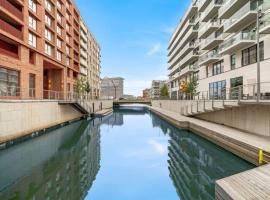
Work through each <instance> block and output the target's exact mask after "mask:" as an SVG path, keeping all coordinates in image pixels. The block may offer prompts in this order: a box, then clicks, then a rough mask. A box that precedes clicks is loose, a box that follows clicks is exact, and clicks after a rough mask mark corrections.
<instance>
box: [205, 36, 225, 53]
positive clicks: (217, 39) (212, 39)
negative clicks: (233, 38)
mask: <svg viewBox="0 0 270 200" xmlns="http://www.w3.org/2000/svg"><path fill="white" fill-rule="evenodd" d="M223 41H224V35H223V34H222V33H220V32H214V33H212V34H211V35H210V36H209V37H208V38H206V39H205V40H204V41H203V42H202V45H201V47H202V50H211V49H213V48H215V47H217V46H218V45H219V44H221V43H222V42H223Z"/></svg>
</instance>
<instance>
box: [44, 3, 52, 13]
mask: <svg viewBox="0 0 270 200" xmlns="http://www.w3.org/2000/svg"><path fill="white" fill-rule="evenodd" d="M45 7H46V8H47V10H48V11H50V12H51V11H52V3H51V2H49V1H48V0H45Z"/></svg>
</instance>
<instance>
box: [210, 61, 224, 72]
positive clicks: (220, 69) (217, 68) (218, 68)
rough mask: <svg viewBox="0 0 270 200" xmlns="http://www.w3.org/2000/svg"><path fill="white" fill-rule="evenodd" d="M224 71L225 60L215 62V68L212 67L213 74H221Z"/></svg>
mask: <svg viewBox="0 0 270 200" xmlns="http://www.w3.org/2000/svg"><path fill="white" fill-rule="evenodd" d="M223 72H224V62H223V60H222V61H219V62H217V63H214V64H213V68H212V75H213V76H214V75H217V74H221V73H223Z"/></svg>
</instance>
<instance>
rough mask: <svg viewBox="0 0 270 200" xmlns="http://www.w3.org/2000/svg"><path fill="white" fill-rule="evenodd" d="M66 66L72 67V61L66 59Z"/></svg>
mask: <svg viewBox="0 0 270 200" xmlns="http://www.w3.org/2000/svg"><path fill="white" fill-rule="evenodd" d="M66 65H67V66H69V65H70V59H69V58H66Z"/></svg>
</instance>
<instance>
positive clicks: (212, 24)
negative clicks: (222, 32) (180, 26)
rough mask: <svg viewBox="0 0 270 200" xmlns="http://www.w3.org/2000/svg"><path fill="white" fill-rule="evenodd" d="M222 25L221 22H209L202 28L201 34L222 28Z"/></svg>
mask: <svg viewBox="0 0 270 200" xmlns="http://www.w3.org/2000/svg"><path fill="white" fill-rule="evenodd" d="M221 24H222V21H221V20H215V21H209V22H207V23H206V24H205V25H203V26H201V27H200V29H199V33H200V34H203V33H205V32H206V31H208V30H209V29H210V28H211V27H219V26H221Z"/></svg>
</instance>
